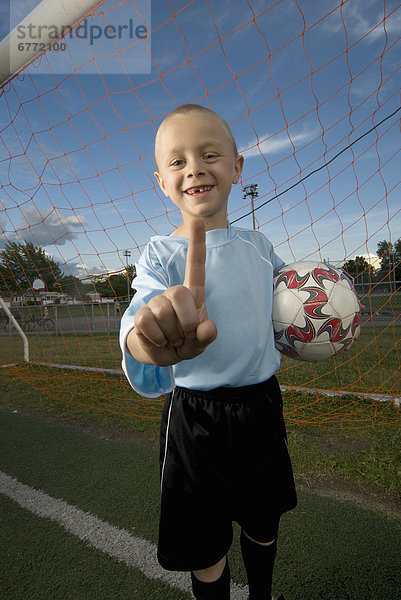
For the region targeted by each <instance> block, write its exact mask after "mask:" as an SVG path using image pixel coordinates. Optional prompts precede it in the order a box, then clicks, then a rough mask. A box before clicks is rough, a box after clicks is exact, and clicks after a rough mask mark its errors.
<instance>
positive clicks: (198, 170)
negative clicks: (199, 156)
mask: <svg viewBox="0 0 401 600" xmlns="http://www.w3.org/2000/svg"><path fill="white" fill-rule="evenodd" d="M205 172H206V171H205V168H204V165H202V164H201V163H200V162H199V161H197V160H192V161H190V162H188V163H187V173H186V175H187V177H198V176H199V175H204V174H205Z"/></svg>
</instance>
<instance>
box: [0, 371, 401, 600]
mask: <svg viewBox="0 0 401 600" xmlns="http://www.w3.org/2000/svg"><path fill="white" fill-rule="evenodd" d="M0 392H1V402H0V427H1V431H2V435H1V441H0V470H1V471H3V472H4V473H7V475H10V476H11V477H14V478H16V479H17V480H18V481H20V482H22V483H23V484H25V485H27V486H30V488H32V489H35V490H42V491H44V492H45V493H46V494H48V495H49V496H50V497H51V498H57V499H62V500H63V501H65V502H67V503H68V505H69V506H73V507H78V508H79V509H81V511H84V513H85V514H88V515H94V516H96V517H97V518H99V519H101V520H102V522H106V523H109V524H111V525H113V526H115V527H118V528H120V529H122V530H124V531H125V532H129V534H132V535H134V536H138V537H139V538H143V539H145V540H148V541H149V542H151V543H152V544H155V542H156V537H157V522H158V502H159V485H158V448H157V444H156V443H155V437H156V432H157V429H158V422H157V421H156V420H155V421H149V422H148V425H149V426H150V428H149V429H147V430H146V429H145V430H143V429H142V430H141V431H139V432H138V429H141V428H140V427H139V428H138V424H139V422H140V420H137V419H135V418H134V417H125V418H123V417H121V416H120V417H118V416H116V415H112V414H105V413H99V414H96V413H94V412H93V411H91V410H87V409H85V408H84V407H77V406H76V407H71V406H70V405H68V404H65V403H60V402H55V401H53V400H51V399H48V398H46V397H45V396H44V395H43V394H41V393H40V392H38V391H35V390H33V389H32V388H31V387H30V386H26V385H25V384H22V383H21V382H19V381H13V380H11V381H4V380H3V381H2V382H0ZM393 410H396V409H395V408H393ZM152 436H153V437H152ZM289 446H290V450H291V454H292V457H293V463H294V470H295V474H296V480H297V484H298V487H299V505H298V507H297V509H296V510H294V511H292V512H291V513H289V514H287V515H285V516H284V518H283V521H282V526H281V530H280V546H279V554H278V559H277V568H276V572H275V585H274V587H275V590H276V592H277V593H279V592H285V595H286V599H287V600H305V599H306V598H307V599H308V600H317V599H319V600H320V599H321V600H323V599H324V600H388V599H389V598H391V600H397V599H398V600H399V599H400V598H401V596H400V589H401V556H400V553H399V547H400V540H401V506H400V502H399V498H400V494H401V486H400V481H401V457H400V451H399V448H400V430H399V428H395V427H388V426H387V427H386V426H380V425H377V426H376V427H371V428H369V429H361V430H352V431H349V432H344V431H342V430H341V429H340V428H339V427H338V423H337V425H335V424H334V423H332V424H331V426H330V427H329V429H327V430H324V429H319V430H316V428H313V427H311V428H308V427H303V428H299V427H294V426H293V427H289ZM333 482H334V487H333ZM317 484H318V488H319V490H318V491H319V494H318V495H317V494H316V485H317ZM333 491H334V492H335V493H334V494H333ZM351 492H352V494H351ZM322 494H323V495H325V496H327V497H322ZM350 494H351V496H352V497H351V496H350ZM329 496H331V497H329ZM346 498H347V499H348V501H344V500H345V499H346ZM0 515H1V526H0V538H1V543H2V546H3V547H7V553H6V554H4V555H3V557H2V562H3V566H2V569H1V572H0V589H1V590H2V591H3V592H4V594H5V595H4V597H5V598H7V600H44V599H45V598H46V600H47V599H51V600H65V599H67V600H84V599H85V600H86V599H87V600H92V599H93V600H95V599H96V600H103V599H104V600H109V599H110V598H113V599H116V600H117V599H124V600H125V599H127V600H128V599H129V600H143V599H144V598H152V599H153V598H155V599H158V598H159V599H160V600H179V599H181V600H186V598H189V597H190V596H189V595H188V594H186V593H185V592H183V591H180V590H177V589H176V588H175V587H174V586H173V587H171V586H170V585H168V584H167V583H166V582H163V581H156V580H154V579H153V578H149V577H145V576H144V575H143V573H141V571H140V570H139V569H138V568H136V567H134V566H132V565H131V566H129V565H127V564H125V563H124V561H123V560H122V559H121V558H120V560H118V559H116V558H115V557H113V556H110V555H108V554H107V553H105V552H102V551H101V550H99V549H98V548H97V549H96V548H93V547H92V545H91V543H90V541H88V540H86V541H85V540H82V539H78V538H77V537H76V536H75V535H73V534H71V533H70V532H69V531H67V530H66V529H65V527H64V526H61V525H60V523H58V522H56V521H55V520H54V519H53V518H51V519H50V518H43V517H39V516H37V515H36V514H32V510H27V509H26V508H22V507H21V506H20V505H19V504H18V503H16V502H15V501H12V500H10V499H9V498H8V497H7V496H6V495H4V494H3V495H2V494H0ZM397 515H398V516H397ZM135 539H136V538H135ZM230 563H231V568H232V577H233V580H234V581H235V582H236V583H238V584H239V585H242V586H243V585H245V583H246V579H245V573H244V570H243V567H242V563H241V558H240V552H239V544H238V529H237V528H236V529H235V541H234V544H233V547H232V550H231V553H230ZM242 597H243V598H246V596H242Z"/></svg>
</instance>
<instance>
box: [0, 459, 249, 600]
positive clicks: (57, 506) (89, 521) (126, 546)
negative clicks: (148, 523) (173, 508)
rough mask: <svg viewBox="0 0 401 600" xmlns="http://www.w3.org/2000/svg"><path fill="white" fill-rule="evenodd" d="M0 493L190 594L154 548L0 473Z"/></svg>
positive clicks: (240, 591) (234, 590)
mask: <svg viewBox="0 0 401 600" xmlns="http://www.w3.org/2000/svg"><path fill="white" fill-rule="evenodd" d="M0 493H1V494H4V495H5V496H7V497H8V498H10V499H11V500H13V501H14V502H16V503H17V504H19V505H20V506H21V507H22V508H25V509H26V510H29V511H30V512H31V513H33V514H34V515H37V516H38V517H43V518H45V519H50V520H51V521H54V522H55V523H58V525H61V526H62V527H63V528H64V529H65V530H66V531H68V532H69V533H71V534H72V535H75V536H76V537H78V538H79V539H80V540H83V541H84V542H86V543H87V544H89V545H90V546H92V547H93V548H96V549H97V550H100V551H101V552H104V553H105V554H108V555H109V556H112V557H113V558H116V559H117V560H119V561H121V562H123V563H125V564H126V565H128V566H130V567H134V568H136V569H139V570H140V571H141V572H142V573H143V574H144V575H145V576H146V577H148V578H149V579H159V580H161V581H163V582H164V583H166V584H168V585H170V586H172V587H174V588H178V589H179V590H182V591H184V592H187V593H188V594H190V593H191V592H190V590H191V586H190V580H189V575H188V574H187V573H181V572H170V571H165V570H164V569H162V567H161V566H160V565H159V563H158V562H157V557H156V546H155V545H154V544H152V543H150V542H149V541H147V540H145V539H143V538H140V537H136V536H133V535H131V534H130V533H128V531H125V530H124V529H119V528H118V527H115V526H114V525H110V523H107V522H106V521H102V520H101V519H98V518H97V517H95V516H93V515H91V514H90V513H88V512H84V511H83V510H80V509H79V508H76V507H75V506H71V505H70V504H67V502H65V501H64V500H59V499H57V498H53V497H52V496H49V495H48V494H46V493H44V492H42V491H40V490H35V489H34V488H32V487H29V486H28V485H25V484H23V483H20V482H19V481H18V480H17V479H13V478H12V477H10V476H9V475H7V474H6V473H3V472H2V471H0ZM231 598H232V599H233V600H245V599H246V598H247V593H246V588H245V587H242V586H239V585H236V584H233V583H232V584H231Z"/></svg>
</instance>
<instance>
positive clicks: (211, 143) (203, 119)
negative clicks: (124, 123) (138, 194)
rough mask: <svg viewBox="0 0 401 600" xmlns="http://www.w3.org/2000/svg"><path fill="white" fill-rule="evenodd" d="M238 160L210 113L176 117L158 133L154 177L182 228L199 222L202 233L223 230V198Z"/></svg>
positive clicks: (238, 168) (238, 166)
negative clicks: (175, 210)
mask: <svg viewBox="0 0 401 600" xmlns="http://www.w3.org/2000/svg"><path fill="white" fill-rule="evenodd" d="M243 160H244V159H243V157H242V156H236V155H235V153H234V148H233V142H232V139H231V138H230V136H229V134H228V132H227V131H226V130H225V127H224V125H223V124H222V123H221V122H220V120H219V119H218V118H217V117H215V116H214V115H207V114H204V113H201V112H196V111H194V112H190V113H186V114H177V115H174V116H172V117H170V118H169V119H167V120H166V121H165V122H164V123H163V124H162V125H161V127H160V129H159V131H158V134H157V138H156V162H157V166H158V171H157V172H156V173H155V176H156V178H157V181H158V183H159V185H160V188H161V189H162V191H163V193H164V194H165V195H166V196H169V197H170V198H171V200H172V201H173V202H174V204H175V205H176V206H178V208H179V209H180V210H181V212H182V215H183V219H184V224H186V223H187V222H188V220H191V219H193V218H202V219H203V220H204V222H205V224H206V227H207V229H213V228H219V227H225V226H226V213H227V201H228V195H229V193H230V190H231V186H232V184H233V183H237V182H238V180H239V177H240V175H241V171H242V166H243Z"/></svg>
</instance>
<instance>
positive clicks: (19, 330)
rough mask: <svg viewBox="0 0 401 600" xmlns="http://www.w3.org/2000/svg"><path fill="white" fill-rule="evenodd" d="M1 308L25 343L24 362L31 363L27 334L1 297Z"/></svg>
mask: <svg viewBox="0 0 401 600" xmlns="http://www.w3.org/2000/svg"><path fill="white" fill-rule="evenodd" d="M0 306H1V308H2V309H3V310H4V312H5V313H6V315H7V317H8V318H9V319H10V324H11V323H12V324H13V325H14V327H15V329H16V330H17V331H18V333H19V335H20V336H21V338H22V341H23V343H24V361H25V362H29V342H28V338H27V337H26V335H25V333H24V332H23V331H22V329H21V326H20V324H19V323H18V321H17V319H16V318H15V317H14V315H13V313H12V312H11V310H10V309H9V308H8V306H7V304H6V303H5V302H4V300H3V298H2V297H1V296H0Z"/></svg>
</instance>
